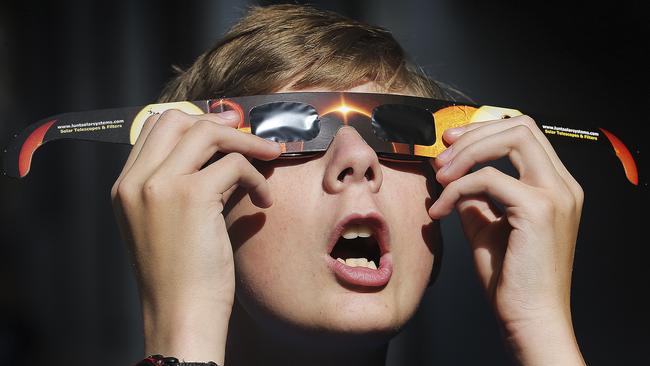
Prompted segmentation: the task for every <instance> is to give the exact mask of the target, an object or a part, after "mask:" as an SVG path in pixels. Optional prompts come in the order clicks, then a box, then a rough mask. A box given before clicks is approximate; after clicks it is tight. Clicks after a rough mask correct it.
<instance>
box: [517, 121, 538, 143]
mask: <svg viewBox="0 0 650 366" xmlns="http://www.w3.org/2000/svg"><path fill="white" fill-rule="evenodd" d="M512 130H513V133H514V135H515V138H516V139H517V140H523V139H530V138H535V136H533V131H532V130H531V129H530V128H528V126H526V125H517V126H515V127H513V128H512Z"/></svg>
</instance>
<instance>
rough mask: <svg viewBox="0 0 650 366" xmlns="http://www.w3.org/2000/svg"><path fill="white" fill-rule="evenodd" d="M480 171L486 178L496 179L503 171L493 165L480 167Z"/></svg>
mask: <svg viewBox="0 0 650 366" xmlns="http://www.w3.org/2000/svg"><path fill="white" fill-rule="evenodd" d="M479 173H480V175H481V177H483V178H484V179H494V178H495V177H496V176H497V175H498V174H500V173H501V172H500V171H499V169H497V168H495V167H493V166H486V167H483V168H481V169H479Z"/></svg>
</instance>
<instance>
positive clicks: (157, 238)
mask: <svg viewBox="0 0 650 366" xmlns="http://www.w3.org/2000/svg"><path fill="white" fill-rule="evenodd" d="M238 122H239V117H238V115H237V114H236V113H230V112H225V113H220V114H204V115H188V114H185V113H183V112H181V111H178V110H168V111H166V112H164V113H162V114H160V115H153V116H151V117H149V118H148V119H147V121H146V122H145V123H144V126H143V128H142V132H141V133H140V135H139V136H138V139H137V141H136V143H135V145H134V146H133V149H132V151H131V154H130V155H129V157H128V159H127V161H126V163H125V165H124V169H123V170H122V172H121V174H120V176H119V177H118V178H117V180H116V181H115V184H114V185H113V187H112V189H111V197H112V199H113V207H114V211H115V215H116V218H117V221H118V224H119V226H120V230H121V232H122V235H123V236H124V238H125V240H126V241H127V242H128V244H129V247H130V250H131V255H132V260H133V262H134V263H135V269H136V277H137V280H138V287H139V292H140V299H141V304H142V312H143V319H144V330H145V352H146V354H155V353H160V354H164V355H170V356H174V357H178V358H179V359H185V360H188V361H203V362H205V361H209V360H212V361H215V362H217V363H218V364H221V365H223V360H224V353H225V341H226V335H227V329H228V320H229V318H230V313H231V310H232V305H233V302H234V292H235V276H234V263H233V254H232V247H231V244H230V239H229V237H228V233H227V231H226V225H225V222H224V218H223V215H222V210H223V208H224V205H225V203H226V202H227V200H228V198H229V197H230V195H231V194H232V192H233V191H234V190H235V188H236V187H237V186H238V185H240V186H243V187H245V188H247V189H248V191H249V194H250V197H251V200H252V202H253V203H254V204H255V205H257V206H258V207H262V208H266V207H269V206H270V205H271V204H272V198H271V192H270V189H269V186H268V183H267V181H266V179H265V178H264V176H263V175H262V174H261V173H260V172H258V171H257V170H256V169H255V168H254V167H253V166H252V165H251V163H250V161H249V160H248V159H247V157H252V158H257V159H262V160H271V159H274V158H276V157H277V156H279V155H280V147H279V145H278V144H277V143H275V142H271V141H267V140H264V139H262V138H260V137H257V136H254V135H252V134H247V133H244V132H241V131H238V130H236V129H235V128H233V127H236V126H237V123H238ZM215 153H216V154H217V156H219V157H220V158H217V159H215V161H213V160H212V159H211V157H213V155H215ZM244 155H246V157H245V156H244ZM206 163H209V164H206Z"/></svg>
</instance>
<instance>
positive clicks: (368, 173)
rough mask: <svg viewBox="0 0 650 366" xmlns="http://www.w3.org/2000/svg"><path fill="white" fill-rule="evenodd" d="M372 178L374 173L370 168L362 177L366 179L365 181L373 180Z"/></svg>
mask: <svg viewBox="0 0 650 366" xmlns="http://www.w3.org/2000/svg"><path fill="white" fill-rule="evenodd" d="M374 176H375V173H374V172H373V171H372V168H368V169H367V170H366V174H364V177H366V179H367V180H373V178H374Z"/></svg>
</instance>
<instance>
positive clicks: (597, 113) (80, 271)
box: [0, 0, 650, 366]
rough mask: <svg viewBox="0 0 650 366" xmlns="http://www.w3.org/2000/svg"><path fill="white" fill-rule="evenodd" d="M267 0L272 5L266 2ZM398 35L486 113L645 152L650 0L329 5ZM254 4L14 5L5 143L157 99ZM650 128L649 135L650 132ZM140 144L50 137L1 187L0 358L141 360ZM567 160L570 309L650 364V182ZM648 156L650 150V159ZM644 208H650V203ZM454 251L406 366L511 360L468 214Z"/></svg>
mask: <svg viewBox="0 0 650 366" xmlns="http://www.w3.org/2000/svg"><path fill="white" fill-rule="evenodd" d="M262 3H263V4H266V3H272V2H262ZM312 3H313V4H317V5H319V6H321V7H325V8H328V9H332V10H337V11H339V12H341V13H343V14H346V15H348V16H351V17H353V18H357V19H360V20H364V21H367V22H369V23H373V24H377V25H381V26H383V27H386V28H388V29H390V30H391V31H392V32H393V34H394V35H395V37H396V38H397V39H398V40H399V41H400V42H401V43H402V45H403V46H404V47H405V48H406V50H407V52H408V53H409V54H410V55H411V56H412V57H413V58H414V59H415V61H416V62H418V63H419V64H420V65H422V66H423V67H424V68H425V69H426V70H427V71H428V72H429V74H430V75H431V76H432V77H433V78H435V79H437V80H441V81H444V82H446V83H449V84H450V85H452V86H454V87H456V88H458V89H460V90H462V91H464V92H465V93H467V94H468V95H469V96H471V97H472V98H473V99H475V100H476V101H478V102H480V103H481V104H488V105H498V106H512V107H516V108H518V109H520V110H522V111H537V112H543V113H544V114H545V115H547V116H556V117H557V118H558V119H559V120H560V121H567V123H566V124H567V125H569V126H579V127H589V128H592V129H595V128H596V127H607V128H608V129H609V130H610V131H612V132H614V133H615V134H616V135H618V136H619V137H620V138H621V139H622V140H623V141H624V142H625V143H626V144H627V146H628V147H629V148H630V150H631V151H632V152H633V154H634V155H635V158H636V159H637V162H638V163H640V164H643V161H644V160H643V159H644V154H646V155H647V147H648V145H647V142H646V141H645V138H646V135H644V134H643V133H642V132H641V128H646V127H647V126H646V125H647V124H648V122H649V117H648V115H649V114H650V111H648V107H649V106H650V105H649V103H648V102H649V98H648V96H649V94H648V90H647V85H648V71H647V66H648V64H649V63H648V59H647V57H646V55H647V53H648V51H649V50H648V44H649V42H648V39H647V36H648V34H649V32H648V21H647V19H646V16H645V13H644V12H643V11H641V2H625V1H617V2H603V3H602V4H600V5H595V2H591V3H588V4H589V5H581V6H579V5H573V6H572V7H571V8H569V7H567V4H569V3H570V2H565V3H561V4H552V3H549V2H541V3H542V4H536V3H537V2H531V3H528V4H526V5H523V4H522V3H523V2H518V3H514V2H513V3H512V4H511V3H508V2H505V1H489V2H487V1H458V0H456V1H452V0H448V1H430V2H424V1H421V2H418V1H377V0H372V1H371V0H367V1H357V2H353V1H327V2H325V1H316V2H312ZM248 4H249V2H248V1H236V0H234V1H220V2H217V1H210V2H209V1H205V2H199V1H187V2H185V1H176V2H163V1H127V0H120V1H102V2H93V1H56V2H54V1H53V2H42V3H41V2H34V1H5V0H3V1H2V2H0V111H1V112H2V113H1V115H0V144H1V145H3V146H4V145H5V144H6V142H7V141H8V138H9V137H10V135H11V134H12V133H14V132H17V131H18V130H20V129H21V128H22V127H24V126H26V125H27V124H29V123H31V122H33V121H36V120H38V119H40V118H44V117H46V116H48V115H53V114H56V113H60V112H68V111H79V110H88V109H97V108H108V107H115V106H131V105H143V104H148V103H150V102H152V101H153V100H154V99H155V98H156V97H157V95H158V92H159V90H160V89H161V87H162V85H163V83H164V82H165V80H167V79H168V78H169V77H170V76H171V75H172V69H171V65H172V64H177V65H180V66H187V65H189V64H190V63H191V62H192V61H193V60H194V58H196V57H197V56H198V55H199V54H200V53H202V52H203V51H204V50H205V49H207V48H208V47H210V45H211V44H212V43H213V42H215V40H216V39H217V38H218V37H219V36H220V35H222V34H223V33H224V32H225V30H226V29H227V28H228V27H229V25H231V24H232V23H233V21H234V20H236V19H237V18H238V17H239V16H240V15H241V14H242V13H243V11H244V9H245V7H246V5H248ZM646 130H647V128H646ZM128 151H129V149H128V146H121V145H120V146H118V145H110V144H96V143H89V142H83V141H65V142H55V143H51V144H47V145H44V146H43V147H42V148H41V149H39V151H38V153H37V154H36V155H35V157H34V161H33V165H32V171H31V173H30V174H29V175H28V176H27V177H26V179H23V180H21V181H15V180H10V179H7V178H0V195H1V196H0V202H1V211H0V215H1V216H0V218H1V221H0V222H1V224H0V225H1V226H0V230H1V239H0V240H1V242H2V245H1V246H0V259H1V263H2V264H1V265H0V314H1V315H0V360H1V361H0V363H1V364H3V365H5V364H8V365H41V364H55V365H69V366H72V365H84V364H88V362H87V360H88V359H90V358H91V357H93V355H101V357H102V360H101V361H99V362H95V363H93V364H96V365H131V364H133V363H134V362H135V360H137V359H139V358H141V357H142V356H143V354H142V352H143V347H142V335H141V334H142V329H141V324H140V322H141V318H140V314H139V303H138V296H137V289H136V287H135V281H134V277H133V274H132V272H131V270H130V265H129V264H128V261H127V257H126V252H125V247H124V244H123V243H122V241H121V239H120V237H119V232H118V228H117V226H116V224H115V222H114V219H113V213H112V208H111V205H110V188H111V185H112V184H113V182H114V180H115V179H116V178H117V176H118V174H119V172H120V170H121V166H122V164H123V163H124V161H125V159H126V157H127V155H128ZM567 151H568V152H565V151H560V153H561V157H562V159H563V160H565V162H566V164H567V166H569V168H570V170H571V172H572V174H574V176H575V177H576V178H577V179H578V181H579V182H580V183H581V184H582V186H583V188H584V190H585V193H586V202H585V206H584V214H583V220H582V226H581V230H580V235H579V240H578V245H577V250H576V258H575V268H574V277H573V279H574V280H573V290H572V291H573V298H572V305H573V316H574V325H575V330H576V333H577V337H578V341H579V344H580V346H581V349H582V352H583V354H584V356H585V358H586V360H587V362H588V363H589V364H591V365H609V364H628V363H629V364H632V363H639V362H643V360H647V345H648V342H649V341H650V336H649V334H648V332H649V329H650V322H649V321H648V320H649V316H648V309H650V301H649V300H648V296H647V293H648V279H649V278H650V276H649V274H650V270H649V269H648V267H647V261H648V260H647V252H648V251H647V249H646V247H647V246H648V244H649V243H650V242H649V240H648V239H647V237H646V235H645V233H644V232H643V231H644V230H645V229H647V227H648V219H647V218H645V206H646V205H647V204H648V203H649V201H648V189H647V182H648V178H647V177H648V175H647V170H645V168H644V167H645V165H642V166H640V167H639V168H640V175H641V183H640V186H639V187H635V186H633V185H631V184H629V183H628V182H627V181H626V180H625V177H624V176H623V172H622V169H621V167H620V165H619V163H618V161H617V160H616V158H615V157H614V156H613V152H611V151H609V153H608V154H601V155H598V154H592V153H586V151H588V149H585V150H584V151H582V152H577V153H576V152H571V151H570V150H567ZM645 158H646V160H645V161H647V156H646V157H645ZM642 206H643V208H644V209H643V210H642ZM443 229H444V236H445V257H444V261H443V265H442V270H441V273H440V276H439V279H438V281H437V282H436V284H435V285H434V286H433V287H432V288H431V289H430V290H429V291H428V292H427V294H426V297H425V300H424V302H423V304H422V306H421V308H420V311H419V312H418V314H417V316H416V318H415V319H414V321H412V322H411V323H410V324H409V326H408V327H407V329H406V330H405V331H404V332H403V333H402V334H401V335H400V336H399V337H398V338H397V339H395V341H394V342H393V346H392V347H391V350H390V353H389V356H390V357H389V361H390V362H389V363H390V364H391V365H398V364H400V365H403V364H411V365H412V364H441V365H457V364H483V365H487V364H494V365H502V364H508V362H509V359H508V354H507V353H506V351H505V348H504V346H503V345H502V342H501V340H500V337H499V333H498V330H497V327H496V322H495V319H494V317H493V315H492V314H491V311H490V309H489V308H488V306H487V304H486V302H485V300H484V298H483V295H482V292H481V290H480V288H479V284H478V282H477V281H476V279H475V274H474V272H473V268H472V264H471V257H470V253H469V250H468V247H467V245H466V242H465V240H464V239H463V238H462V236H461V234H460V226H459V222H458V219H457V217H456V216H452V217H450V218H448V219H446V220H445V221H444V222H443Z"/></svg>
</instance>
